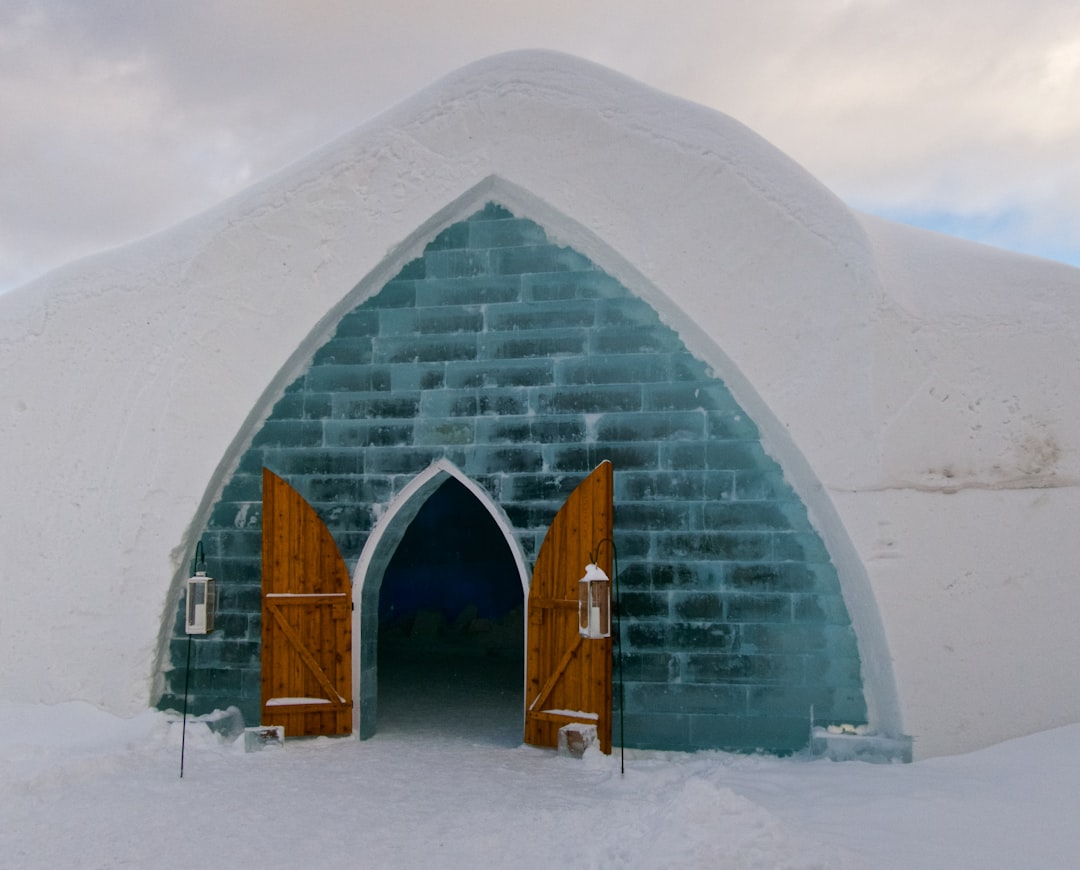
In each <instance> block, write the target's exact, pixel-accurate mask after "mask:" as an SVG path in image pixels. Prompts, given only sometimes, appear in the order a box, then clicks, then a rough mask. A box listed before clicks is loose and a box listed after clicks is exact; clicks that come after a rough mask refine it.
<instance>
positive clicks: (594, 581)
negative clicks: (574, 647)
mask: <svg viewBox="0 0 1080 870" xmlns="http://www.w3.org/2000/svg"><path fill="white" fill-rule="evenodd" d="M578 632H579V633H580V634H581V636H582V637H587V638H603V637H611V580H610V578H609V577H608V575H607V574H605V573H604V570H603V569H602V568H600V567H598V566H596V565H593V564H589V565H586V566H585V576H584V577H582V578H581V579H580V580H579V581H578Z"/></svg>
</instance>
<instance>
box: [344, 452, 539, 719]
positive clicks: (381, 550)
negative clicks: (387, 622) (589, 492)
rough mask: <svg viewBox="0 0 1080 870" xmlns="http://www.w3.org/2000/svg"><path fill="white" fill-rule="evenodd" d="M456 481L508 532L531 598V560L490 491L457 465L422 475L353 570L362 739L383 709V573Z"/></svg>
mask: <svg viewBox="0 0 1080 870" xmlns="http://www.w3.org/2000/svg"><path fill="white" fill-rule="evenodd" d="M450 478H453V479H454V480H456V481H458V482H459V483H460V484H462V485H463V486H464V487H465V488H466V489H467V490H468V491H469V492H470V493H472V495H473V497H474V498H475V499H476V500H477V501H478V502H480V504H482V505H483V506H484V508H485V509H486V510H487V512H488V513H489V514H490V515H491V518H492V519H493V520H494V521H495V524H496V525H497V526H498V528H499V531H500V532H501V533H502V536H503V539H504V540H505V541H506V546H507V547H508V548H509V550H510V555H511V557H512V558H513V560H514V567H515V568H516V569H517V573H518V579H519V580H520V582H521V590H522V598H523V600H527V599H528V596H529V573H528V570H527V569H526V567H525V556H524V554H523V553H522V552H521V546H520V544H518V541H517V538H516V537H515V536H514V531H513V525H512V524H511V522H510V519H509V518H508V517H507V516H506V512H505V511H504V510H503V509H502V508H501V507H500V506H499V505H498V504H497V503H496V502H495V501H493V500H492V498H491V496H490V495H489V494H488V492H487V491H486V490H485V489H484V488H483V487H481V486H480V485H479V484H477V483H476V481H474V480H472V479H471V478H470V477H469V476H468V475H466V474H465V473H464V472H463V471H461V469H459V468H458V467H457V466H456V465H454V463H452V462H450V461H449V460H447V459H439V460H436V461H435V462H433V463H431V465H429V466H428V467H427V468H425V469H424V470H423V471H421V472H420V473H419V474H417V475H416V476H415V477H414V478H413V479H412V480H410V481H409V483H408V484H407V485H406V486H405V487H404V488H403V489H402V490H401V492H399V493H398V494H397V495H396V496H394V498H392V499H391V500H390V501H389V502H388V503H387V504H386V505H385V506H384V507H383V512H382V516H380V517H379V520H378V522H377V523H376V524H375V528H374V529H372V531H371V534H370V535H369V536H368V539H367V543H365V544H364V549H363V550H362V551H361V552H360V558H359V559H358V560H357V563H356V569H355V571H354V572H353V584H352V600H353V619H352V631H353V652H352V656H353V704H354V709H353V713H354V720H353V721H354V722H355V723H357V725H356V728H357V732H358V733H359V736H360V737H361V738H366V737H370V736H371V735H372V734H374V733H375V720H376V716H377V709H378V686H377V681H378V631H379V589H380V587H381V586H382V580H383V574H384V573H385V571H386V568H387V566H388V565H389V563H390V560H391V559H392V558H393V556H394V552H395V551H396V550H397V546H398V544H399V543H401V538H402V536H403V535H404V534H405V531H406V529H408V528H409V525H410V524H411V523H412V521H413V520H414V519H415V518H416V515H417V514H418V513H419V512H420V509H421V508H422V507H423V506H424V504H425V502H427V500H428V498H429V497H430V496H431V494H432V493H434V492H435V490H437V489H438V488H439V487H440V486H442V485H443V484H444V483H446V481H447V480H449V479H450Z"/></svg>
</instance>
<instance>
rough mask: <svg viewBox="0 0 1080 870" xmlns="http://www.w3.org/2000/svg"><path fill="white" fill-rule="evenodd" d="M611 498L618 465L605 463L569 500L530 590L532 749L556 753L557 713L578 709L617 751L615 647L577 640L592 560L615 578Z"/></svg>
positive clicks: (528, 733)
mask: <svg viewBox="0 0 1080 870" xmlns="http://www.w3.org/2000/svg"><path fill="white" fill-rule="evenodd" d="M612 493H613V479H612V469H611V463H609V462H603V463H601V464H600V465H599V466H598V467H597V468H596V469H595V470H594V471H593V472H592V473H591V474H590V475H589V476H588V477H586V479H585V480H584V481H582V483H581V484H579V485H578V487H577V488H576V489H575V490H574V491H573V492H572V493H571V494H570V497H569V498H568V499H567V500H566V503H565V504H564V505H563V507H562V508H561V509H560V510H559V512H558V513H557V514H556V516H555V519H554V520H553V521H552V524H551V527H550V528H549V529H548V533H547V535H546V536H545V538H544V542H543V544H542V545H541V547H540V552H539V553H538V554H537V559H536V563H535V566H534V569H533V580H532V583H531V585H530V589H529V621H528V625H529V641H528V649H527V654H528V661H527V664H526V690H527V695H526V697H527V699H528V702H529V707H528V709H526V711H525V740H526V742H528V743H532V744H535V745H539V746H555V745H556V741H557V738H558V726H559V724H560V719H559V717H558V716H553V715H551V714H550V710H552V709H555V710H563V711H566V710H572V711H582V712H586V713H590V714H595V715H596V716H597V719H596V720H595V721H596V724H597V733H598V736H599V738H600V744H601V748H602V749H603V750H604V751H605V752H609V751H610V747H611V651H612V643H611V639H610V638H607V639H604V640H583V639H582V638H581V636H580V634H579V633H578V628H577V582H578V579H579V578H580V577H581V575H582V573H583V572H584V570H585V565H586V564H587V563H588V561H589V560H590V558H591V557H592V556H593V555H597V562H598V564H599V565H600V567H602V568H604V570H605V571H607V573H608V574H609V575H610V574H611V546H610V541H608V542H607V543H603V544H601V542H602V541H604V539H610V537H611V533H612V518H613V506H612ZM597 550H598V554H596V553H594V551H597ZM544 710H548V711H549V713H546V714H543V715H541V714H542V713H543V711H544ZM568 721H588V720H587V719H574V720H568ZM563 724H565V722H563Z"/></svg>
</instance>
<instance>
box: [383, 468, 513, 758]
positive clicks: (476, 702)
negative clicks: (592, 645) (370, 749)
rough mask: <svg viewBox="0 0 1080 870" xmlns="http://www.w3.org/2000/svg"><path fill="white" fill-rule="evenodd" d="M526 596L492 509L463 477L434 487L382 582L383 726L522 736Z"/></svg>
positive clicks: (499, 739) (497, 737) (504, 738)
mask: <svg viewBox="0 0 1080 870" xmlns="http://www.w3.org/2000/svg"><path fill="white" fill-rule="evenodd" d="M523 614H524V602H523V593H522V588H521V579H520V577H519V575H518V570H517V566H516V565H515V564H514V559H513V555H512V554H511V552H510V548H509V546H508V545H507V543H506V539H505V538H504V537H503V534H502V532H501V531H500V529H499V527H498V525H497V524H496V522H495V520H494V518H493V517H492V516H491V514H490V513H489V512H488V511H487V509H486V508H485V507H484V505H483V504H481V503H480V501H479V500H478V499H477V498H476V497H475V496H474V495H473V494H472V493H471V492H469V490H468V489H467V488H466V487H465V486H464V485H463V484H462V483H460V482H459V481H457V480H455V479H453V478H450V479H448V480H447V481H446V482H445V483H443V484H442V486H440V487H439V488H438V489H437V490H435V492H433V493H432V494H431V496H430V497H429V498H428V500H427V501H426V502H425V503H424V505H423V506H422V507H421V508H420V510H419V511H418V513H417V514H416V517H415V518H414V519H413V521H412V523H411V524H410V525H409V527H408V528H407V529H406V530H405V533H404V535H403V536H402V538H401V541H400V543H399V544H398V546H397V549H396V550H395V552H394V555H393V557H392V558H391V559H390V562H389V564H388V565H387V568H386V571H385V572H384V574H383V580H382V584H381V586H380V589H379V658H378V664H379V677H378V679H379V713H378V716H379V726H378V728H379V732H380V733H381V734H391V733H403V732H409V733H416V734H424V733H430V734H434V733H438V734H440V735H443V736H445V735H447V734H460V735H461V736H462V737H464V738H466V739H469V740H470V741H472V742H476V741H477V740H479V741H481V742H489V741H490V742H495V743H500V744H507V745H517V744H518V743H520V742H521V736H522V717H523V708H522V704H523V691H524V689H523V685H524V668H525V661H524V615H523Z"/></svg>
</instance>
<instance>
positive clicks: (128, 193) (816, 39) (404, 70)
mask: <svg viewBox="0 0 1080 870" xmlns="http://www.w3.org/2000/svg"><path fill="white" fill-rule="evenodd" d="M515 48H550V49H557V50H561V51H566V52H569V53H572V54H576V55H579V56H581V57H585V58H588V59H591V60H594V61H596V62H599V63H602V64H604V65H606V66H609V67H612V68H614V69H616V70H619V71H621V72H623V73H626V74H628V75H630V76H632V77H634V78H637V79H639V80H641V81H644V82H646V83H648V84H650V85H653V86H654V87H657V88H659V89H661V90H664V91H667V92H669V93H673V94H677V95H679V96H682V97H686V98H688V99H691V100H693V101H695V102H699V103H703V104H705V105H708V106H711V107H713V108H715V109H718V110H720V111H722V112H725V113H727V114H729V115H731V116H733V117H735V118H737V119H738V120H740V121H742V122H743V123H745V124H747V125H748V126H749V127H751V128H753V129H754V130H756V131H757V132H758V133H760V134H761V135H762V136H764V137H765V138H766V139H768V140H770V141H771V142H772V143H773V144H775V145H776V146H777V147H779V148H780V149H781V150H783V151H785V152H786V153H787V154H789V155H790V156H791V157H793V158H794V159H795V160H797V161H799V162H800V163H802V164H803V165H804V166H805V167H806V168H807V169H809V170H810V171H811V172H813V173H814V174H815V175H816V176H817V177H818V178H820V179H821V180H822V181H823V182H824V183H825V184H827V185H828V186H829V187H830V188H832V189H833V190H834V191H835V192H836V193H837V194H839V195H840V196H841V197H842V198H843V199H844V200H846V201H847V202H848V203H849V204H850V205H853V206H855V207H858V208H861V209H864V210H866V211H870V212H874V213H876V214H881V215H884V216H886V217H891V218H894V219H897V220H901V221H905V222H908V223H914V224H918V225H920V226H926V227H930V228H932V229H938V230H941V231H944V232H948V233H951V234H953V235H959V236H964V237H967V238H972V239H975V240H978V241H983V242H986V243H989V244H995V245H998V246H1000V247H1006V248H1011V249H1015V250H1019V251H1024V252H1027V253H1032V254H1036V255H1039V256H1044V257H1051V258H1054V259H1059V260H1064V261H1067V262H1070V263H1073V264H1076V265H1080V3H1077V2H1076V0H544V2H518V0H502V2H500V0H183V2H176V0H0V130H2V133H0V290H2V289H9V288H11V287H13V286H16V285H18V284H19V283H21V282H23V281H25V280H28V279H30V278H32V277H34V276H35V275H37V274H40V273H42V272H44V271H46V270H48V269H50V268H52V267H54V266H56V265H59V264H60V263H63V262H65V261H67V260H70V259H73V258H76V257H79V256H82V255H84V254H87V253H91V252H93V251H96V250H100V249H102V248H108V247H112V246H115V245H117V244H121V243H123V242H125V241H128V240H131V239H134V238H138V237H140V236H143V235H146V234H148V233H151V232H153V231H155V230H158V229H161V228H163V227H166V226H168V225H169V224H172V223H174V222H176V221H177V220H180V219H181V218H184V217H187V216H189V215H192V214H195V213H197V212H199V211H201V210H203V209H205V208H207V207H209V206H210V205H212V204H214V203H215V202H217V201H219V200H221V199H223V198H225V197H227V196H229V195H230V194H232V193H234V192H236V191H238V190H240V189H242V188H243V187H245V186H246V185H248V184H250V183H251V182H253V181H255V180H257V179H258V178H260V177H262V176H264V175H266V174H268V173H270V172H273V171H274V170H276V169H278V168H280V167H282V166H284V165H286V164H288V163H289V162H291V161H293V160H295V159H297V158H300V157H302V156H303V155H304V154H305V153H307V152H309V151H311V150H313V149H314V148H316V147H318V146H320V145H322V144H323V143H325V142H327V141H328V140H330V139H331V138H332V137H334V136H335V135H337V134H339V133H342V132H345V131H347V130H348V129H350V128H351V127H353V126H355V125H356V124H358V123H360V122H362V121H363V120H365V119H366V118H369V117H371V116H372V115H373V114H375V113H377V112H379V111H380V110H382V109H384V108H386V107H388V106H390V105H392V104H393V103H395V102H397V101H398V100H400V99H402V98H404V97H407V96H408V95H410V94H411V93H413V92H414V91H416V90H418V89H420V88H422V87H424V86H425V85H426V84H428V83H430V82H432V81H434V80H435V79H437V78H438V77H440V76H441V75H443V74H444V73H447V72H449V71H451V70H453V69H455V68H457V67H459V66H462V65H464V64H466V63H468V62H470V61H473V60H476V59H479V58H481V57H484V56H487V55H490V54H494V53H497V52H500V51H507V50H510V49H515Z"/></svg>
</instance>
